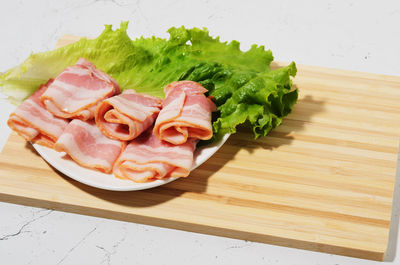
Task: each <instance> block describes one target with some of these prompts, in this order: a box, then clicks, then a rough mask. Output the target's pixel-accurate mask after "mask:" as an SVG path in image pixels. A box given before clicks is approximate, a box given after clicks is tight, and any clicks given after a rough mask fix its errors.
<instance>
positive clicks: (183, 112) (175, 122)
mask: <svg viewBox="0 0 400 265" xmlns="http://www.w3.org/2000/svg"><path fill="white" fill-rule="evenodd" d="M164 92H165V95H166V97H165V100H164V102H163V108H162V109H161V111H160V114H159V115H158V117H157V119H156V122H155V125H154V134H155V135H156V136H157V137H158V138H159V139H161V140H165V141H168V142H170V143H172V144H182V143H185V142H186V141H187V139H188V138H190V137H191V138H197V139H201V140H207V139H210V138H211V137H212V126H211V112H212V111H215V110H216V106H215V104H214V102H212V101H211V100H210V99H209V98H207V97H206V96H205V95H204V93H205V92H207V89H205V88H204V87H203V86H202V85H200V84H199V83H196V82H192V81H178V82H173V83H171V84H169V85H168V86H166V87H165V89H164Z"/></svg>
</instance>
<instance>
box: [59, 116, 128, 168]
mask: <svg viewBox="0 0 400 265" xmlns="http://www.w3.org/2000/svg"><path fill="white" fill-rule="evenodd" d="M125 145H126V143H125V142H123V141H118V140H113V139H110V138H108V137H106V136H105V135H104V134H102V133H101V132H100V130H99V128H98V127H97V126H96V123H95V122H94V121H93V120H92V121H81V120H79V119H75V120H72V121H71V122H70V123H69V124H68V126H67V127H66V128H65V130H64V132H63V134H62V135H61V136H60V138H59V139H58V140H57V142H56V143H55V145H54V149H55V150H56V151H59V152H62V151H64V152H66V153H67V154H68V155H69V156H70V157H71V158H72V159H73V160H75V161H76V162H77V163H78V164H80V165H82V166H84V167H88V168H95V169H98V170H100V171H102V172H105V173H110V172H111V170H112V167H113V164H114V162H115V160H116V159H117V158H118V156H119V155H120V153H121V151H122V150H123V149H124V148H125Z"/></svg>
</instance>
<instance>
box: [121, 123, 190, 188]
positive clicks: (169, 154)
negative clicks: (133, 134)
mask: <svg viewBox="0 0 400 265" xmlns="http://www.w3.org/2000/svg"><path fill="white" fill-rule="evenodd" d="M197 141H198V140H197V139H190V140H188V141H187V142H186V143H184V144H182V145H173V144H170V143H168V142H165V141H161V140H160V139H158V138H157V137H156V136H155V135H154V134H153V133H152V132H151V130H147V131H146V132H144V133H143V134H141V135H140V136H139V137H138V138H136V139H134V140H132V141H131V142H130V143H129V144H128V145H127V147H126V148H125V150H124V151H123V152H122V154H121V156H120V157H119V158H118V160H117V161H116V162H115V164H114V169H113V173H114V175H115V176H116V177H117V178H121V179H130V180H133V181H135V182H146V181H152V180H155V179H163V178H169V177H186V176H187V175H189V173H190V170H191V168H192V164H193V152H194V149H195V147H196V143H197Z"/></svg>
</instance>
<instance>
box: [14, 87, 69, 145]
mask: <svg viewBox="0 0 400 265" xmlns="http://www.w3.org/2000/svg"><path fill="white" fill-rule="evenodd" d="M52 81H53V80H49V81H48V82H47V83H46V84H45V85H42V86H40V88H39V89H38V90H37V91H36V92H35V93H33V95H32V96H30V97H29V98H28V99H27V100H25V101H24V102H23V103H22V104H21V105H19V106H18V108H17V109H16V110H15V111H14V112H13V113H11V115H10V117H9V119H8V121H7V124H8V126H9V127H10V128H11V129H13V130H14V131H16V132H17V133H18V134H19V135H21V136H22V137H23V138H25V140H27V141H31V142H32V143H36V144H40V145H44V146H47V147H51V148H52V147H53V146H54V143H55V142H56V141H57V139H58V137H59V136H60V135H61V134H62V132H63V131H64V129H65V127H66V126H67V125H68V122H69V121H68V120H66V119H62V118H58V117H55V116H54V115H53V114H51V113H50V112H48V111H47V109H46V107H45V106H44V105H43V104H42V102H40V96H41V95H42V94H43V93H44V92H45V91H46V89H47V87H48V85H49V84H50V83H51V82H52Z"/></svg>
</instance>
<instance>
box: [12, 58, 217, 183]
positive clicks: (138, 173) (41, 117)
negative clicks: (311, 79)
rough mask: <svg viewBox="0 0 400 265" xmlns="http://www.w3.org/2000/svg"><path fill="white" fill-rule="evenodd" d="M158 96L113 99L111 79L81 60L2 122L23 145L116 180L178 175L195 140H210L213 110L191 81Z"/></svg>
mask: <svg viewBox="0 0 400 265" xmlns="http://www.w3.org/2000/svg"><path fill="white" fill-rule="evenodd" d="M164 92H165V99H164V100H162V99H160V98H157V97H153V96H149V95H145V94H139V93H136V92H135V91H134V90H132V89H126V90H124V91H123V92H122V93H121V89H120V87H119V85H118V84H117V83H116V82H115V80H113V79H112V78H111V77H110V76H109V75H107V74H106V73H104V72H103V71H101V70H99V69H97V68H96V67H95V66H94V65H93V64H92V63H91V62H89V61H87V60H85V59H83V58H81V59H79V60H78V62H77V63H76V64H75V65H73V66H70V67H68V68H66V69H65V70H64V71H62V72H61V73H60V74H59V75H58V76H57V77H56V78H54V79H51V80H49V81H48V82H47V83H46V84H44V85H42V86H41V87H40V88H39V89H38V90H37V91H36V92H35V93H34V94H33V95H32V96H30V97H29V98H28V99H27V100H25V101H24V102H23V103H22V104H21V105H20V106H18V108H17V109H16V110H15V111H14V112H13V113H12V114H11V115H10V117H9V120H8V122H7V123H8V126H9V127H10V128H11V129H13V130H14V131H16V132H17V133H18V134H19V135H21V136H22V137H24V138H25V139H26V140H27V141H30V142H32V143H36V144H40V145H44V146H47V147H49V148H53V149H55V150H56V151H59V152H65V153H66V154H68V155H69V156H70V157H71V158H72V159H73V160H74V161H75V162H77V163H78V164H79V165H81V166H84V167H87V168H92V169H97V170H100V171H101V172H104V173H113V174H114V175H115V176H116V177H118V178H121V179H129V180H132V181H135V182H148V181H153V180H156V179H163V178H169V177H186V176H187V175H189V173H190V170H191V168H192V164H193V153H194V150H195V148H196V144H197V142H198V141H199V140H207V139H210V138H211V137H212V125H211V113H212V112H213V111H215V110H216V106H215V104H214V103H213V102H212V101H211V100H210V98H208V97H206V96H205V95H204V93H205V92H207V90H206V89H205V88H204V87H203V86H201V85H200V84H199V83H196V82H192V81H178V82H173V83H171V84H169V85H168V86H166V87H165V89H164Z"/></svg>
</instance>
